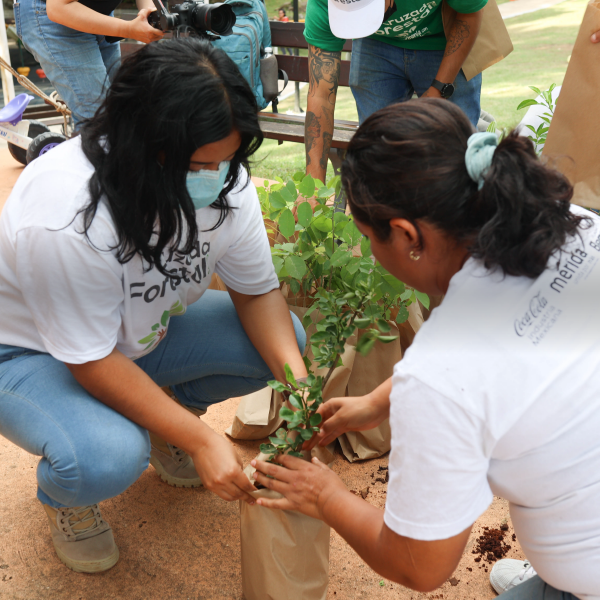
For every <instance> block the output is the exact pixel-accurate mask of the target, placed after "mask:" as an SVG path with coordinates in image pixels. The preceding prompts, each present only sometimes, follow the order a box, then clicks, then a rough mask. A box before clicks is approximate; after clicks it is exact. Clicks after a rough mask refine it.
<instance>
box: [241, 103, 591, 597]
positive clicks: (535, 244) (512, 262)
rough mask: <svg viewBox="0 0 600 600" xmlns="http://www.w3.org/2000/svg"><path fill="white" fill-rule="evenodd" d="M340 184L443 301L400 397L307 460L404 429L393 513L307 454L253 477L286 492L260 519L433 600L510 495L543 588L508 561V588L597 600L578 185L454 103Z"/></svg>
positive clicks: (347, 171) (405, 110)
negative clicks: (297, 530) (289, 516)
mask: <svg viewBox="0 0 600 600" xmlns="http://www.w3.org/2000/svg"><path fill="white" fill-rule="evenodd" d="M342 182H343V186H344V189H345V191H346V193H347V197H348V203H349V206H350V209H351V211H352V214H353V216H354V222H355V224H356V226H357V227H358V229H359V230H360V231H361V232H362V233H363V234H364V235H366V236H368V238H369V239H370V241H371V249H372V251H373V255H374V256H375V258H376V259H377V260H378V261H379V262H380V263H381V265H382V266H383V267H385V268H386V269H388V270H389V272H390V273H392V275H394V276H395V277H397V278H398V279H400V280H401V281H404V282H405V283H406V284H407V285H409V286H411V287H413V288H414V289H417V290H420V291H422V292H426V293H428V294H436V295H439V294H445V296H444V299H443V302H442V303H441V305H440V306H439V307H437V308H435V309H434V310H433V311H432V313H431V315H430V317H429V319H428V320H427V321H426V322H425V324H424V325H423V326H422V327H421V329H420V330H419V332H418V334H417V335H416V337H415V339H414V341H413V343H412V345H411V346H410V348H409V349H408V351H407V352H406V355H405V356H404V357H403V358H402V360H401V361H400V362H399V363H398V364H396V366H395V368H394V373H393V376H392V377H391V378H390V379H389V380H388V381H386V382H384V383H383V384H382V385H381V386H379V387H378V388H376V389H374V390H373V391H372V392H371V393H369V394H367V395H365V396H362V397H355V398H332V399H331V400H329V401H328V402H326V403H324V404H322V405H321V406H320V407H319V413H320V414H321V416H322V418H323V422H322V425H321V430H320V432H319V434H317V435H316V436H315V437H314V438H313V440H312V442H311V444H309V445H314V444H315V443H319V444H320V445H326V444H328V443H330V442H332V441H333V440H335V439H336V438H337V437H338V436H340V435H342V434H343V433H345V432H348V431H365V430H368V429H371V428H373V427H376V426H377V425H379V424H380V423H382V422H383V421H384V420H385V419H388V418H389V422H390V426H391V431H392V447H391V451H390V458H389V484H388V488H387V497H386V506H385V510H379V509H378V508H376V507H374V506H372V505H371V504H369V503H368V502H366V501H364V500H363V499H362V498H360V496H356V495H354V494H352V493H351V492H350V491H349V490H348V489H347V488H346V486H345V485H344V483H343V482H342V481H341V480H340V479H339V477H338V476H337V475H336V474H335V473H334V472H333V471H331V470H330V469H329V468H327V467H326V466H325V465H324V464H322V463H320V462H319V461H318V460H316V459H313V462H312V463H310V462H306V461H303V460H300V459H297V458H294V457H291V456H284V457H283V458H277V459H276V461H278V462H279V463H280V465H274V464H272V463H266V462H262V461H253V465H255V466H256V468H257V469H258V474H257V477H256V481H257V482H258V483H259V484H261V485H263V486H265V487H266V488H268V489H270V490H274V491H276V492H280V493H281V494H283V495H284V496H285V498H283V499H280V500H275V499H267V498H263V499H260V500H258V504H259V505H262V506H266V507H270V508H278V509H285V510H298V511H300V512H302V513H304V514H307V515H310V516H312V517H316V518H318V519H322V520H324V521H325V522H326V523H327V524H329V525H330V526H331V527H332V528H334V529H335V530H336V531H337V532H338V533H339V534H340V535H341V536H342V537H343V538H345V540H346V541H347V542H348V543H349V544H350V545H351V546H352V547H353V548H354V549H355V550H356V552H358V553H359V554H360V556H361V558H362V559H363V560H364V561H365V562H366V563H367V564H368V565H370V566H371V567H372V568H373V569H374V570H375V571H376V572H377V573H379V574H380V575H382V576H383V577H386V578H387V579H390V580H392V581H394V582H398V583H400V584H401V585H403V586H406V587H409V588H411V589H414V590H417V591H421V592H431V591H433V590H434V589H436V588H438V587H439V586H441V585H442V584H443V583H444V582H445V581H447V580H448V578H449V577H450V576H451V575H452V573H453V571H454V570H455V569H456V567H457V565H458V563H459V561H460V559H461V557H462V556H463V554H464V552H465V546H466V544H467V542H468V540H469V537H470V534H471V531H472V529H473V525H474V523H475V521H476V520H477V519H478V518H479V517H480V515H481V514H482V513H483V512H484V511H486V509H487V508H488V506H489V505H490V503H491V502H492V500H493V498H494V496H500V497H502V498H505V499H506V500H508V502H509V507H510V516H511V519H512V524H513V526H514V531H515V533H516V535H517V538H518V540H519V543H520V545H521V548H522V549H523V551H524V553H525V555H526V556H527V558H528V560H529V563H530V566H532V567H533V569H535V572H536V573H537V574H535V572H532V571H531V570H530V569H529V566H527V565H528V564H529V563H526V564H524V563H522V562H520V561H516V560H513V562H512V563H511V562H510V561H511V559H506V561H499V562H498V563H496V566H498V565H503V566H506V567H508V568H505V569H503V571H504V573H503V574H502V575H503V576H502V577H498V578H492V583H493V584H494V587H495V589H496V590H497V591H500V592H502V596H504V598H505V599H506V600H509V599H510V600H577V599H579V600H598V599H599V598H600V569H599V568H598V565H600V518H599V517H600V515H599V507H600V445H599V444H598V431H599V430H600V313H599V311H598V296H599V295H600V218H599V217H597V216H596V215H594V214H593V213H591V212H589V211H586V210H584V209H582V208H580V207H577V206H573V205H571V204H570V200H571V198H572V196H573V187H572V185H571V184H570V183H569V181H568V180H567V179H566V177H564V176H563V175H562V174H561V173H559V172H558V171H556V170H554V169H553V168H551V167H549V166H548V165H547V164H545V163H544V162H542V161H540V159H539V158H538V156H537V154H536V152H535V149H534V147H533V144H532V142H531V141H530V140H528V139H526V138H524V137H522V136H519V135H518V133H516V132H512V133H510V134H509V135H506V136H504V137H503V139H502V140H501V141H500V142H499V141H498V138H497V137H496V135H495V134H494V133H474V130H473V126H472V124H471V123H470V122H469V120H468V119H467V118H466V116H465V115H464V113H463V112H462V111H461V110H459V109H458V107H456V106H455V105H453V104H452V103H450V102H444V101H442V100H439V99H430V98H426V99H424V100H410V101H408V102H405V103H399V104H395V105H393V106H389V107H387V108H384V109H382V110H380V111H378V112H377V113H375V114H374V115H372V116H371V117H370V118H369V119H367V120H366V121H365V122H364V123H363V124H362V125H361V126H360V127H359V129H358V131H357V132H356V134H355V135H354V137H353V138H352V140H351V142H350V145H349V147H348V153H347V155H346V160H345V162H344V164H343V166H342ZM304 449H305V450H308V448H307V447H306V446H305V448H304ZM281 465H283V466H281ZM284 467H286V468H284ZM467 556H472V555H470V554H468V555H467ZM507 561H508V562H507ZM496 566H495V567H494V570H496ZM523 567H525V568H523ZM496 572H497V571H496ZM492 573H494V571H492ZM490 575H491V574H490ZM525 578H529V579H528V580H526V581H524V580H525ZM461 585H464V584H461ZM465 589H468V588H465ZM502 596H500V597H501V598H502ZM462 597H468V598H470V597H471V596H467V595H466V593H464V594H463V595H462Z"/></svg>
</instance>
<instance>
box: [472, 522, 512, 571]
mask: <svg viewBox="0 0 600 600" xmlns="http://www.w3.org/2000/svg"><path fill="white" fill-rule="evenodd" d="M507 531H508V525H507V524H506V523H504V524H502V525H500V528H499V529H495V528H490V527H484V528H483V535H480V536H479V538H477V542H476V545H475V550H473V551H472V554H479V556H477V557H475V562H480V561H481V560H482V559H483V561H484V562H486V563H488V564H489V565H491V564H492V563H493V562H495V561H497V560H499V559H500V558H503V557H504V556H506V554H507V552H508V551H509V550H510V548H511V546H509V545H508V544H506V543H505V542H504V536H505V535H506V532H507Z"/></svg>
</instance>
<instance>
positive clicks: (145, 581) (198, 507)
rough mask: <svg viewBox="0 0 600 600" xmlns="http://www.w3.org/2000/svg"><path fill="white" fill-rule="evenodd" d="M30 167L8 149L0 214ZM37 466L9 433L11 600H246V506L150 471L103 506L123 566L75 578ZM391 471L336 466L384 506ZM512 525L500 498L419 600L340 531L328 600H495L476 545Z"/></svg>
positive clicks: (6, 546) (217, 420)
mask: <svg viewBox="0 0 600 600" xmlns="http://www.w3.org/2000/svg"><path fill="white" fill-rule="evenodd" d="M21 170H22V169H21V167H20V166H19V165H18V164H17V163H16V162H15V161H14V160H13V159H12V157H11V156H10V154H9V153H8V150H7V149H6V148H0V210H1V208H2V206H3V205H4V202H5V199H6V197H7V196H8V194H9V193H10V190H11V189H12V186H13V185H14V182H15V181H16V179H17V177H18V176H19V174H20V172H21ZM237 403H238V400H237V399H232V400H228V401H227V402H224V403H222V404H221V405H220V406H215V407H213V408H212V409H211V410H210V411H209V412H208V414H207V415H206V416H205V417H204V419H205V420H206V422H207V423H208V424H209V425H210V426H211V427H213V428H214V429H215V430H216V431H218V432H220V433H223V431H224V430H225V429H226V428H227V427H228V426H229V425H230V423H231V420H232V418H233V415H234V413H235V409H236V407H237ZM234 444H235V446H236V448H237V449H238V451H239V452H240V454H241V456H242V457H243V460H244V463H245V464H246V463H248V462H249V461H250V460H251V459H252V458H253V457H254V456H255V455H256V454H257V452H258V444H259V442H235V443H234ZM37 461H38V459H37V457H35V456H32V455H30V454H27V453H26V452H24V451H23V450H21V449H20V448H17V447H16V446H14V445H13V444H11V443H10V442H8V440H6V439H4V438H2V437H0V481H2V485H0V598H1V599H2V600H17V599H18V600H56V599H60V600H63V599H64V600H103V599H106V598H111V599H127V600H170V599H174V600H180V599H181V600H185V599H194V600H200V599H202V600H207V599H213V598H215V599H216V598H228V599H235V600H239V599H241V597H242V590H241V573H240V543H239V533H238V532H239V515H238V507H237V504H230V503H227V502H225V501H223V500H221V499H220V498H218V497H217V496H215V495H213V494H211V493H209V492H207V491H204V490H180V489H174V488H171V487H169V486H167V485H165V484H164V483H162V482H161V481H160V480H159V478H158V476H157V475H156V473H155V472H154V469H153V468H152V467H150V468H149V469H148V470H147V471H146V472H145V473H144V474H143V475H142V477H141V478H140V479H139V480H138V481H137V482H136V483H135V484H134V485H133V486H132V487H131V488H130V489H128V490H127V491H126V492H125V493H124V494H122V495H121V496H119V497H117V498H114V499H112V500H108V501H106V502H104V503H102V506H101V508H102V511H103V514H104V516H105V518H106V520H107V521H108V522H109V523H110V524H111V525H112V527H113V529H114V532H115V537H116V539H117V543H118V544H119V548H120V551H121V559H120V561H119V563H118V564H117V566H115V567H114V568H113V569H112V570H110V571H109V572H107V573H103V574H99V575H82V574H76V573H73V572H71V571H69V570H68V569H66V568H65V567H63V566H62V563H60V561H59V560H58V559H57V558H56V556H55V554H54V551H53V548H52V543H51V540H50V536H49V530H48V525H47V522H46V517H45V515H44V513H43V512H42V509H41V506H40V505H39V503H38V501H37V500H36V497H35V491H36V482H35V467H36V464H37ZM383 465H387V457H383V458H381V459H376V460H370V461H366V462H362V463H355V464H353V465H351V464H349V463H348V462H347V461H346V460H345V459H344V458H343V457H342V456H341V455H339V454H338V455H337V456H336V460H335V463H334V466H333V468H334V470H335V471H336V472H337V473H338V474H339V475H340V476H341V477H342V479H343V480H344V482H345V483H346V484H347V485H348V487H349V488H350V489H352V490H362V489H364V488H365V487H367V486H370V487H371V490H370V493H369V495H368V496H367V499H366V500H367V502H371V503H372V504H374V505H375V506H378V507H381V508H383V507H384V505H385V495H386V488H387V485H386V484H382V483H375V484H373V477H372V474H373V473H375V472H377V470H378V467H379V466H383ZM376 476H377V475H376ZM505 520H508V523H509V525H510V519H509V514H508V507H507V504H506V502H505V501H503V500H500V499H494V502H493V504H492V506H491V507H490V508H489V509H488V511H487V512H486V513H485V514H484V515H483V516H482V517H481V518H480V519H479V520H478V522H477V524H476V526H475V528H474V533H473V535H472V536H471V539H470V540H469V544H468V545H467V548H466V550H465V554H464V556H463V559H462V560H461V562H460V565H459V567H458V569H457V570H456V572H455V573H454V577H455V578H456V580H458V584H456V585H454V586H453V585H451V584H450V583H449V582H446V583H445V584H444V585H443V586H442V587H441V588H440V589H439V590H437V591H436V592H434V593H432V594H418V593H415V592H411V591H410V590H407V589H405V588H402V587H401V586H399V585H397V584H393V583H390V582H385V581H383V580H382V579H381V577H379V576H378V575H376V574H375V573H374V572H373V571H372V570H371V569H370V568H369V567H367V566H366V565H365V564H364V563H363V562H362V561H361V560H360V559H359V558H358V557H357V555H356V554H354V552H353V551H352V550H351V549H350V547H349V546H348V545H347V544H346V543H345V542H344V540H343V539H341V538H340V537H339V536H338V535H337V534H336V533H335V532H332V535H331V560H330V586H329V593H328V600H333V599H342V600H354V599H359V598H382V599H386V598H390V599H391V598H393V599H401V600H409V599H414V600H423V599H425V598H428V599H434V598H444V599H447V600H467V599H468V600H470V599H471V598H472V599H473V600H491V599H492V598H494V597H495V593H494V591H493V590H492V588H491V587H490V585H489V582H488V574H487V573H486V571H485V570H484V569H485V568H482V567H481V566H480V565H481V563H475V562H474V560H473V558H474V557H473V555H472V554H471V549H472V546H473V542H474V540H475V538H476V536H478V535H480V533H481V529H482V527H484V526H490V527H498V526H499V525H500V524H501V523H502V522H504V521H505ZM509 533H512V526H511V527H510V530H509ZM509 543H512V542H509ZM512 545H513V549H512V550H511V552H510V554H509V555H508V556H510V557H515V558H523V557H522V554H521V552H520V548H519V547H518V544H516V543H512ZM469 569H471V570H469ZM382 584H383V585H382ZM292 600H293V599H292Z"/></svg>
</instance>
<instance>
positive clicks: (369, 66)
mask: <svg viewBox="0 0 600 600" xmlns="http://www.w3.org/2000/svg"><path fill="white" fill-rule="evenodd" d="M443 56H444V51H443V50H406V49H404V48H397V47H396V46H392V45H391V44H386V43H385V42H379V41H377V40H372V39H370V38H363V39H360V40H354V41H353V42H352V62H351V64H350V88H351V89H352V93H353V94H354V99H355V100H356V107H357V108H358V118H359V121H360V122H361V123H362V122H364V121H365V119H367V117H369V116H371V115H372V114H373V113H374V112H376V111H378V110H379V109H380V108H384V107H385V106H388V105H389V104H395V103H396V102H405V101H406V100H410V99H411V98H412V95H413V93H414V92H416V93H417V96H421V95H422V94H424V93H425V92H426V91H427V90H428V89H429V88H430V87H431V83H432V81H433V80H434V79H435V76H436V75H437V72H438V69H439V67H440V64H441V62H442V58H443ZM444 83H451V82H449V81H445V82H444ZM454 87H455V90H454V94H452V96H451V97H450V102H453V103H454V104H456V105H457V106H458V107H459V108H461V109H462V110H463V112H464V113H465V114H466V115H467V117H468V118H469V121H471V123H472V124H473V126H474V127H476V126H477V122H478V121H479V115H480V113H481V105H480V96H481V73H479V75H477V76H475V77H473V79H471V80H470V81H467V80H466V78H465V75H464V73H463V72H462V70H461V71H459V73H458V75H457V77H456V79H455V81H454Z"/></svg>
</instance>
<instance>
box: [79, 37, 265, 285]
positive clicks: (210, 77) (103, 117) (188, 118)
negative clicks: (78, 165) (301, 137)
mask: <svg viewBox="0 0 600 600" xmlns="http://www.w3.org/2000/svg"><path fill="white" fill-rule="evenodd" d="M257 113H258V107H257V105H256V100H255V98H254V94H253V92H252V90H251V89H250V86H249V85H248V83H247V82H246V80H245V79H244V77H243V76H242V75H241V74H240V71H239V69H238V68H237V66H236V64H235V63H234V62H233V61H232V60H231V58H229V56H227V54H225V52H223V51H222V50H219V49H217V48H215V47H213V46H211V44H210V43H208V42H204V41H200V40H198V39H195V38H185V39H172V40H167V41H162V42H160V43H157V42H155V43H152V44H147V45H146V46H144V47H143V48H142V49H141V50H139V51H138V52H136V53H135V54H133V55H131V56H129V57H127V58H126V59H125V60H124V61H123V64H122V65H121V67H120V68H119V70H118V72H117V74H116V76H115V79H114V81H113V82H112V85H111V87H110V89H109V90H108V93H107V96H106V98H105V100H104V102H103V103H102V105H101V106H100V108H99V109H98V111H97V112H96V114H95V116H94V117H93V118H92V119H90V120H89V121H87V122H85V123H84V125H83V127H82V129H81V145H82V149H83V152H84V153H85V155H86V157H87V159H88V160H89V161H90V162H91V163H92V165H93V167H94V174H93V176H92V177H91V179H90V182H89V191H90V197H91V199H90V201H89V203H88V204H87V206H85V207H84V208H83V209H82V210H81V211H80V212H81V213H82V215H83V229H84V232H85V233H86V235H88V232H89V229H90V227H91V225H92V221H93V219H94V217H95V216H96V211H97V209H98V204H99V203H100V202H101V201H102V200H103V199H104V200H105V201H106V202H107V204H108V207H109V208H110V211H111V215H112V218H113V222H114V225H115V229H116V233H117V240H116V243H115V248H113V249H115V250H116V256H117V258H118V260H119V262H121V263H126V262H128V261H129V260H131V259H132V258H133V256H134V255H135V254H139V255H140V256H141V257H142V258H143V259H144V261H145V262H146V264H147V265H148V268H151V267H152V266H156V268H157V269H158V270H159V271H160V272H161V273H162V274H163V275H166V276H169V274H168V273H167V272H166V270H165V266H164V265H163V264H162V262H161V256H162V253H163V251H164V250H165V249H166V248H168V249H173V250H176V249H177V250H178V251H179V252H181V253H182V254H189V253H190V252H191V251H192V250H193V248H194V246H195V243H196V241H197V239H198V225H197V224H196V209H195V208H194V204H193V202H192V199H191V198H190V195H189V193H188V191H187V187H186V175H187V173H188V170H189V167H190V158H191V156H192V154H193V153H194V152H195V151H196V150H197V149H198V148H200V147H201V146H204V145H206V144H210V143H213V142H217V141H219V140H222V139H224V138H226V137H227V136H228V135H229V134H230V133H231V132H232V131H233V130H234V129H235V130H237V131H238V133H239V134H240V136H241V145H240V147H239V149H238V150H237V152H236V153H235V156H234V157H233V159H232V161H231V165H230V167H229V174H228V176H227V179H226V181H225V187H224V189H223V191H222V192H221V193H220V194H219V197H218V199H217V200H216V201H215V202H213V204H211V207H212V208H214V209H216V210H218V211H219V212H220V215H219V219H218V221H217V224H216V225H215V227H214V228H213V229H215V228H217V227H219V226H220V225H221V224H222V223H223V221H224V220H225V218H226V217H227V215H228V214H229V212H230V211H231V210H232V209H231V207H230V206H229V205H228V203H227V194H228V193H229V192H230V191H231V190H232V189H233V188H234V187H235V186H236V185H237V183H238V182H239V181H240V178H241V177H242V175H245V174H244V171H248V173H249V171H250V165H249V159H250V156H251V155H252V154H253V153H254V152H256V150H258V148H259V147H260V145H261V143H262V140H263V134H262V132H261V130H260V125H259V123H258V116H257ZM161 157H162V158H161ZM159 159H160V161H159Z"/></svg>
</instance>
